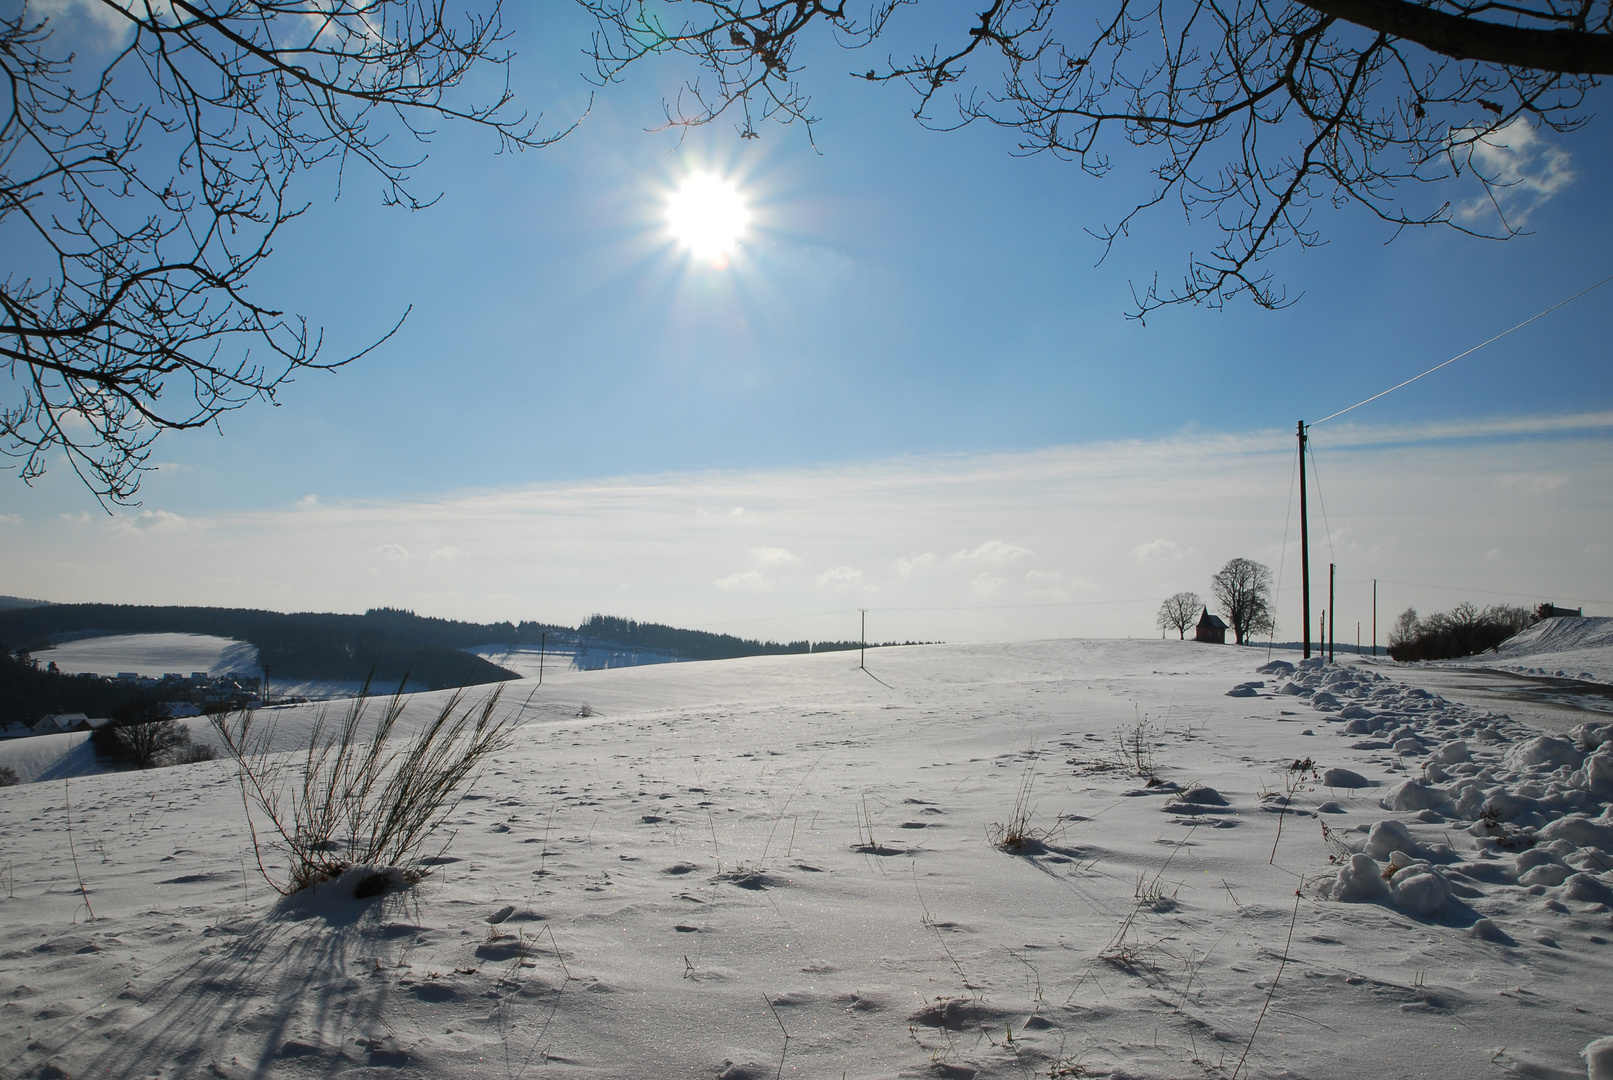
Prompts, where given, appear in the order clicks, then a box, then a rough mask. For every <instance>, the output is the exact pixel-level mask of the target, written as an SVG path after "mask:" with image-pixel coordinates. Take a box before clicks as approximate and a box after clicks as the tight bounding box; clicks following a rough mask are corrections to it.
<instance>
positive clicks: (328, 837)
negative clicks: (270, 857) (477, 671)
mask: <svg viewBox="0 0 1613 1080" xmlns="http://www.w3.org/2000/svg"><path fill="white" fill-rule="evenodd" d="M461 699H462V694H455V695H454V696H453V697H451V698H450V699H449V700H448V701H447V703H446V704H444V705H443V707H442V709H441V710H440V711H439V712H438V713H437V715H436V717H435V718H434V719H433V720H432V721H431V722H429V723H428V724H426V726H425V727H424V728H422V729H421V730H420V732H419V733H418V734H416V735H415V736H414V737H413V738H412V739H410V740H408V741H407V742H406V743H405V744H403V745H402V746H401V747H396V748H395V747H394V744H393V739H392V736H393V733H394V731H395V729H396V727H397V724H398V720H399V719H400V718H401V717H402V715H403V710H404V700H403V696H402V691H401V689H400V691H399V692H398V693H397V694H394V695H393V696H392V697H391V698H390V699H389V700H388V701H387V704H386V705H385V707H384V708H383V709H382V711H381V715H380V717H379V718H378V720H377V721H376V724H375V730H374V732H373V733H372V734H370V735H367V736H366V735H364V734H363V733H362V729H363V728H364V727H365V726H366V720H365V714H366V712H367V710H368V708H369V704H370V701H371V700H373V699H371V698H369V697H368V696H360V697H358V698H355V699H354V700H353V702H352V704H351V705H350V706H349V707H348V709H347V712H346V715H345V716H343V717H342V719H341V721H340V722H339V723H337V724H336V725H335V726H334V727H333V728H332V727H328V726H327V714H326V713H325V712H321V713H320V716H319V720H318V722H317V723H316V724H315V725H314V731H313V734H312V736H311V737H310V739H309V743H308V749H307V751H306V753H305V755H304V756H303V758H302V760H301V762H300V763H299V762H298V760H297V758H296V757H295V755H290V754H284V755H282V754H276V753H273V752H272V751H271V750H270V746H271V745H272V738H273V728H272V727H271V728H268V729H265V728H262V727H260V726H258V725H257V724H256V723H255V717H254V715H253V714H252V713H251V712H244V713H240V714H234V715H231V716H223V717H218V718H215V720H214V726H215V727H216V728H217V729H218V732H219V735H220V737H221V738H222V739H223V740H224V745H225V748H226V750H227V752H228V753H229V755H230V757H231V758H233V759H234V761H235V763H236V765H237V767H238V768H239V770H240V775H239V778H240V784H241V801H242V803H243V805H245V807H246V811H247V822H248V825H249V826H250V827H251V830H252V844H253V848H254V850H255V851H256V853H257V857H258V869H259V870H260V871H261V872H262V874H263V876H264V878H265V879H266V880H267V881H268V882H269V884H270V885H272V886H274V888H275V889H276V890H277V891H279V892H280V893H282V894H284V895H290V894H292V893H295V892H298V891H300V890H302V889H306V888H308V887H309V886H310V885H316V884H318V883H320V882H323V881H328V880H331V879H333V878H335V877H337V876H339V875H340V874H341V873H342V872H343V871H345V870H347V869H348V868H349V867H352V866H384V867H397V868H400V869H402V870H403V871H404V872H405V874H406V875H407V877H408V878H409V879H411V880H418V879H419V878H420V877H422V876H424V874H425V868H424V867H423V866H421V865H420V861H419V859H420V850H421V847H422V846H423V845H424V844H425V842H426V840H427V839H429V838H430V837H431V836H432V835H433V834H434V833H435V832H436V831H437V830H438V829H439V828H440V827H441V826H442V824H443V823H444V821H446V820H447V817H448V815H449V814H451V813H452V812H453V811H454V809H455V807H457V806H458V804H459V798H460V796H461V795H462V793H463V791H464V789H465V788H466V786H467V785H468V784H469V783H470V782H471V781H472V780H473V779H474V776H475V774H476V773H477V771H478V770H479V769H480V767H481V765H482V764H483V762H484V761H486V759H487V758H488V756H489V755H491V754H494V753H497V752H498V751H500V750H502V749H504V748H505V747H507V746H508V745H509V743H510V738H511V736H512V734H513V733H514V729H515V725H516V723H517V722H518V719H519V715H518V714H511V713H506V714H504V715H503V716H500V715H499V714H498V701H499V693H498V691H494V692H493V693H492V694H490V695H488V697H487V698H486V699H485V700H484V701H483V702H482V703H481V704H480V705H467V706H465V707H464V709H463V711H461V710H460V703H461ZM456 713H457V715H456ZM299 764H300V768H299V767H298V766H299ZM299 774H300V775H299ZM265 822H266V823H267V825H266V827H265V828H264V830H263V832H264V833H266V834H267V835H268V837H269V839H267V840H264V839H263V838H262V836H261V835H260V832H259V826H260V824H263V823H265ZM266 847H267V848H269V849H270V850H271V851H274V850H278V851H280V852H282V853H283V854H284V855H285V856H286V857H287V859H288V860H289V866H288V867H287V868H286V869H285V870H284V871H283V872H281V873H274V872H271V870H270V869H269V868H268V867H267V866H266V865H265V863H264V855H265V851H264V849H265V848H266Z"/></svg>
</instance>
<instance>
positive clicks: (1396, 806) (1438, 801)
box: [1384, 780, 1451, 810]
mask: <svg viewBox="0 0 1613 1080" xmlns="http://www.w3.org/2000/svg"><path fill="white" fill-rule="evenodd" d="M1450 801H1451V796H1450V792H1448V791H1446V790H1445V789H1444V788H1437V787H1434V786H1432V785H1430V784H1425V783H1423V782H1422V781H1421V780H1407V781H1405V782H1403V783H1401V784H1400V785H1399V786H1398V787H1396V788H1395V789H1394V790H1393V791H1391V792H1390V793H1389V796H1388V798H1386V799H1384V805H1385V806H1386V807H1388V808H1389V809H1390V810H1438V809H1439V808H1440V807H1442V806H1446V805H1448V804H1449V803H1450Z"/></svg>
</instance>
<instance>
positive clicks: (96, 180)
mask: <svg viewBox="0 0 1613 1080" xmlns="http://www.w3.org/2000/svg"><path fill="white" fill-rule="evenodd" d="M52 10H55V11H58V12H63V13H67V12H71V13H72V16H73V17H72V18H71V19H70V20H69V21H68V22H67V23H66V24H65V25H57V24H58V23H59V22H60V21H61V19H62V18H65V17H67V16H66V15H65V14H64V15H61V16H55V17H53V16H50V15H40V14H36V13H35V9H30V8H29V7H27V6H23V7H22V9H21V12H20V14H17V15H16V16H15V17H9V18H0V76H3V79H0V250H3V251H4V253H5V254H4V256H3V258H4V265H5V277H4V281H3V283H0V364H3V365H4V367H5V370H6V371H7V372H8V373H9V374H10V375H11V382H10V385H9V388H8V389H7V390H6V391H5V394H4V397H3V399H0V452H3V453H5V454H6V455H7V456H9V457H11V458H12V459H13V460H14V461H16V462H17V465H16V466H15V467H16V468H17V469H18V473H19V476H20V477H21V479H23V480H24V481H31V480H32V479H34V478H35V477H37V476H39V475H41V474H42V473H43V472H44V471H45V468H46V465H47V457H48V455H49V454H50V452H51V451H53V450H60V451H63V452H64V453H65V455H66V459H67V461H68V462H69V464H70V465H71V466H72V468H73V469H74V470H76V471H77V473H78V475H79V476H80V477H82V478H83V480H84V482H85V483H86V484H87V485H88V486H89V487H90V489H91V490H92V491H93V492H94V493H95V494H96V496H97V498H99V499H101V500H102V501H103V504H104V503H106V502H127V501H129V500H131V499H132V498H133V497H134V495H135V493H136V491H137V489H138V487H139V483H140V477H141V473H142V472H143V471H144V469H145V468H146V464H145V463H146V461H147V458H148V456H149V454H150V452H151V447H152V443H153V440H155V439H156V438H157V436H158V435H159V434H160V433H161V432H163V431H165V430H180V429H186V428H196V427H203V426H205V425H208V424H212V423H215V422H216V421H217V420H218V418H219V417H220V415H221V414H223V413H225V412H228V411H230V410H232V409H236V408H239V407H241V406H243V405H245V404H246V403H248V402H250V401H253V400H258V399H261V400H266V401H273V399H274V396H275V392H276V390H277V389H278V388H279V387H280V386H281V385H282V384H283V383H285V382H286V381H287V380H288V379H290V378H291V377H292V376H293V374H294V373H296V372H297V371H300V370H309V369H331V368H337V367H340V366H342V365H343V364H346V363H349V362H351V361H352V360H354V359H356V358H357V356H345V357H338V358H335V359H326V358H324V357H323V356H322V355H321V348H320V346H321V341H320V335H319V333H318V331H317V330H310V328H309V327H308V325H307V324H306V323H305V322H304V321H303V320H302V319H300V318H297V317H296V316H292V315H288V314H286V313H284V312H282V311H280V310H277V309H275V308H273V307H271V306H267V305H265V304H264V303H262V302H260V301H259V300H256V299H253V298H252V297H251V296H250V295H249V293H248V289H247V286H248V283H249V280H250V278H251V275H252V273H253V272H254V271H255V270H256V269H257V268H258V267H259V265H260V264H261V263H262V262H263V260H264V259H266V258H267V257H268V256H269V254H270V250H271V244H272V241H273V238H274V236H275V233H276V231H277V230H278V229H279V228H280V226H282V225H284V224H285V223H286V222H287V221H290V220H292V219H293V218H295V217H296V216H297V215H298V214H300V213H301V212H302V211H303V209H304V208H305V204H302V203H298V202H296V201H294V199H293V196H292V184H293V180H294V178H295V176H296V174H297V173H298V172H302V171H307V170H310V169H312V168H314V167H315V166H317V165H320V164H322V163H330V164H331V165H332V166H333V167H334V169H335V170H336V177H337V182H338V184H339V183H340V179H341V176H342V174H343V173H344V172H345V170H346V168H347V166H348V165H349V164H350V163H354V162H356V163H359V164H361V165H362V166H363V168H364V169H366V170H367V171H368V172H369V173H371V174H372V175H375V176H378V177H379V178H380V179H381V183H382V192H383V197H384V199H385V201H386V202H388V203H391V204H396V205H400V206H404V207H408V208H411V209H418V208H421V207H423V206H427V205H429V204H430V203H431V202H432V201H434V200H433V199H432V198H430V197H423V196H421V195H419V194H418V193H416V192H415V191H414V190H413V189H412V188H411V186H410V174H411V172H412V170H413V169H414V167H415V166H417V165H418V164H419V163H420V162H421V161H422V160H423V159H424V151H423V150H421V149H418V148H416V149H410V147H411V146H415V147H418V146H419V145H420V144H423V142H424V140H425V139H426V137H427V136H429V135H430V134H431V131H432V128H433V126H434V125H436V124H438V123H440V122H441V121H444V120H448V121H460V122H465V123H470V124H474V125H476V126H478V127H481V128H485V129H487V130H488V131H489V132H491V133H492V134H493V135H494V137H495V139H496V141H497V143H498V146H499V148H500V149H501V150H507V149H516V148H523V147H536V146H542V145H544V144H546V143H547V142H549V141H552V139H554V138H557V137H558V135H549V136H540V135H538V134H537V128H536V126H535V124H534V123H533V122H530V121H529V120H528V119H527V118H526V117H525V116H523V115H519V114H517V113H514V112H513V111H512V110H511V108H510V101H511V97H510V92H509V89H508V87H507V86H506V87H504V88H503V89H502V90H499V89H496V88H495V90H494V91H493V93H492V94H491V96H490V97H489V98H488V99H487V100H484V101H479V102H478V101H472V100H461V98H462V97H463V96H464V95H462V94H460V93H456V91H461V90H463V84H464V83H465V80H466V79H467V77H468V76H469V75H470V74H471V72H472V71H473V70H475V69H477V68H478V67H485V66H487V65H493V66H501V65H503V64H505V63H506V61H507V60H508V58H509V57H508V54H507V53H506V52H505V51H504V50H503V48H502V45H501V41H502V39H503V37H504V32H503V29H502V24H501V22H500V17H499V7H498V3H497V2H496V0H494V2H493V3H491V4H490V5H487V6H486V7H485V9H484V13H483V14H475V13H468V14H456V13H454V12H453V11H452V10H451V5H450V4H449V3H447V2H446V0H79V3H78V4H77V6H76V7H70V6H67V5H61V4H58V5H54V6H53V8H52ZM64 31H70V32H71V33H72V34H73V35H74V36H76V37H77V38H79V39H80V40H78V41H77V42H76V43H74V42H67V41H64V40H62V33H63V32H64ZM75 44H76V48H75V47H72V46H74V45H75ZM559 134H564V132H561V133H559ZM389 140H390V141H389ZM403 314H404V315H406V314H407V311H405V312H404V313H403ZM400 322H401V319H400ZM396 329H397V327H396V326H394V327H393V328H392V331H389V332H388V333H387V334H386V335H385V336H384V337H382V338H381V341H384V340H386V337H390V336H391V333H392V332H395V331H396ZM379 343H380V342H377V343H376V344H379ZM373 347H374V346H373V345H372V346H371V348H373ZM365 351H366V352H367V351H368V350H365ZM363 354H364V353H363V352H360V353H358V354H357V355H358V356H362V355H363Z"/></svg>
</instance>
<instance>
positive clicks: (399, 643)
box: [0, 604, 857, 689]
mask: <svg viewBox="0 0 1613 1080" xmlns="http://www.w3.org/2000/svg"><path fill="white" fill-rule="evenodd" d="M89 632H95V633H104V634H158V633H168V634H212V635H216V636H218V637H225V638H234V639H236V640H239V641H248V642H251V643H252V644H253V645H255V646H257V649H258V658H259V662H260V663H262V664H264V665H265V666H267V667H268V668H269V669H270V671H271V672H272V673H273V674H274V676H275V677H276V678H280V679H340V680H348V681H351V680H355V679H363V678H365V677H367V676H369V675H370V674H371V671H372V669H373V672H374V679H375V682H376V685H377V686H380V687H385V686H386V685H387V684H388V683H392V684H393V685H396V684H397V683H398V682H399V681H400V680H402V678H403V677H404V675H405V674H407V675H408V676H409V679H410V681H412V682H420V683H424V684H426V685H427V686H430V687H432V688H433V689H439V688H447V687H454V686H469V685H472V684H475V683H486V682H496V681H498V680H501V679H511V678H514V677H515V676H514V675H513V674H511V673H510V672H508V671H505V670H504V669H503V668H501V667H498V666H496V665H494V664H491V663H489V662H488V661H486V660H483V659H481V658H480V657H478V656H474V655H472V654H470V653H467V652H463V651H461V650H464V649H471V648H477V647H479V646H483V645H509V646H515V647H523V646H524V647H531V648H536V647H537V646H538V645H539V644H540V642H543V641H547V643H548V645H549V647H550V648H554V649H557V650H559V649H566V648H568V647H572V648H575V647H587V646H604V647H610V646H620V647H624V648H628V649H634V650H638V651H643V652H657V653H662V654H665V655H669V656H672V657H675V658H677V659H679V660H722V659H729V658H732V657H739V656H768V655H777V654H783V653H805V652H825V651H830V650H839V649H854V648H856V647H857V643H856V642H854V641H820V642H810V641H792V642H788V643H781V642H774V641H758V640H753V639H750V638H739V637H734V636H732V635H730V634H712V633H708V632H706V631H703V630H680V629H678V628H677V627H673V626H665V625H662V624H660V623H643V622H636V621H634V620H632V619H622V618H617V617H615V616H611V615H594V616H592V617H590V618H589V619H588V620H587V621H585V622H584V623H583V624H582V625H581V626H579V627H577V628H575V629H573V628H571V627H568V626H557V625H554V624H552V623H539V622H520V623H511V622H500V623H471V622H458V621H456V620H452V619H433V618H427V617H423V616H420V615H416V614H415V613H414V612H412V611H406V610H402V609H399V608H372V609H371V610H369V611H366V612H365V613H364V614H363V615H335V614H317V613H313V612H299V613H295V614H289V615H288V614H282V613H280V612H277V611H258V610H253V609H249V608H211V607H144V606H135V605H129V604H47V605H44V606H40V607H29V608H14V609H11V610H0V643H4V644H5V646H6V647H7V648H9V649H42V648H44V647H45V646H46V645H47V644H49V643H50V642H51V641H52V639H53V638H59V636H60V635H68V634H84V633H89Z"/></svg>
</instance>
